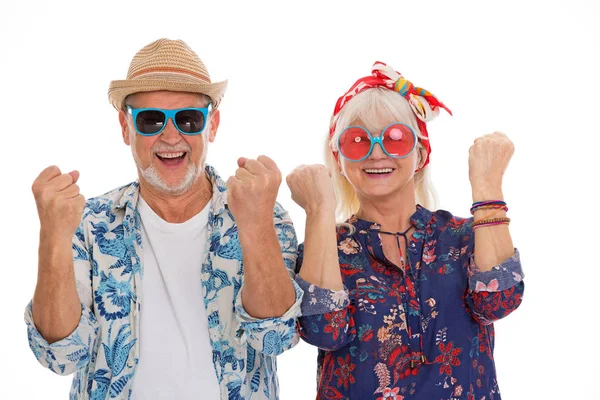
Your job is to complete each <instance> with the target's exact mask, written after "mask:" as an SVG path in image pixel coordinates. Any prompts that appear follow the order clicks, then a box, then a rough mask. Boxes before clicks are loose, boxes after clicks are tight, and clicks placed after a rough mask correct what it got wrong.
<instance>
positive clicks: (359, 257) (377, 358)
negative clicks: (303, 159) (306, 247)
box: [296, 206, 524, 400]
mask: <svg viewBox="0 0 600 400" xmlns="http://www.w3.org/2000/svg"><path fill="white" fill-rule="evenodd" d="M411 222H412V225H413V226H414V230H412V232H413V233H412V235H410V237H408V236H409V235H407V237H408V241H409V242H408V246H407V265H406V267H405V272H403V271H402V269H400V268H398V267H396V266H395V265H393V264H392V263H391V262H390V261H389V260H387V259H386V257H385V255H384V253H383V248H382V244H381V238H380V236H379V235H380V232H379V231H380V228H381V227H380V225H378V224H376V223H372V222H368V221H364V220H360V219H357V218H356V217H352V218H350V219H349V220H348V223H350V224H352V225H353V226H354V228H355V229H356V230H355V232H354V233H351V232H350V229H348V228H347V227H343V226H341V227H339V228H338V234H337V236H338V252H339V260H340V269H341V273H342V279H343V282H344V286H345V289H346V290H344V291H339V292H334V291H331V290H325V289H321V288H318V287H316V286H314V285H310V284H309V283H307V282H305V281H303V280H302V279H301V278H300V277H299V276H296V281H297V282H298V283H299V285H300V287H302V288H303V289H304V292H305V293H304V299H303V303H302V317H301V318H300V319H299V322H298V329H299V332H300V335H301V337H302V338H303V339H304V340H305V341H306V342H308V343H310V344H312V345H314V346H317V347H319V356H318V374H317V399H361V400H362V399H377V400H386V399H388V400H393V399H396V400H399V399H405V400H407V399H427V400H430V399H431V400H438V399H469V400H470V399H476V400H482V399H485V400H490V399H495V400H497V399H500V392H499V388H498V383H497V381H496V370H495V367H494V358H493V351H494V325H493V322H494V321H496V320H498V319H500V318H502V317H505V316H506V315H508V314H510V313H511V312H512V311H513V310H515V309H516V308H517V307H518V306H519V304H520V303H521V300H522V297H523V289H524V283H523V281H522V278H523V272H522V270H521V264H520V260H519V253H518V251H517V250H515V253H514V255H513V256H512V257H511V258H509V259H508V260H506V261H505V262H503V263H502V264H500V265H497V266H495V267H494V268H493V269H492V270H491V271H487V272H480V271H478V269H477V267H476V266H475V264H474V262H473V259H474V257H473V251H474V235H473V228H472V223H473V219H472V218H469V219H464V218H458V217H454V216H452V215H451V214H450V213H449V212H447V211H437V212H435V213H434V212H431V211H429V210H427V209H425V208H423V207H421V206H417V211H416V212H415V214H414V215H413V216H412V217H411ZM299 252H300V255H299V258H298V261H297V267H296V272H298V271H299V270H300V267H301V265H302V258H303V255H302V252H303V245H301V246H300V249H299Z"/></svg>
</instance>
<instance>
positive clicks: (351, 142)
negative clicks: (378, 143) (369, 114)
mask: <svg viewBox="0 0 600 400" xmlns="http://www.w3.org/2000/svg"><path fill="white" fill-rule="evenodd" d="M339 147H340V153H342V155H343V156H344V157H346V158H347V159H349V160H360V159H361V158H363V157H365V156H366V155H367V154H368V153H369V150H370V149H371V139H370V138H369V134H368V133H367V131H365V130H364V129H362V128H357V127H350V128H346V129H345V130H344V132H342V135H341V136H340V141H339Z"/></svg>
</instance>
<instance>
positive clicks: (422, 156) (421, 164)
mask: <svg viewBox="0 0 600 400" xmlns="http://www.w3.org/2000/svg"><path fill="white" fill-rule="evenodd" d="M418 149H419V161H418V162H417V169H416V170H415V172H416V171H420V170H421V169H422V168H423V167H424V166H425V161H427V150H426V149H425V147H423V146H419V147H418Z"/></svg>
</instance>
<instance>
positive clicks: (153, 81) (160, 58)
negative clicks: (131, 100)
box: [108, 39, 227, 110]
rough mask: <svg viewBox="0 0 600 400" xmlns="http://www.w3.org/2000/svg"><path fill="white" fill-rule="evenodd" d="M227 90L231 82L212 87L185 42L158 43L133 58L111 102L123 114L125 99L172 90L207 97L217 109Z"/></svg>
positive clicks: (113, 86) (111, 93) (114, 84)
mask: <svg viewBox="0 0 600 400" xmlns="http://www.w3.org/2000/svg"><path fill="white" fill-rule="evenodd" d="M225 89H227V81H222V82H215V83H212V82H211V80H210V75H209V74H208V71H207V70H206V66H205V65H204V63H203V62H202V60H200V58H199V57H198V55H197V54H196V53H194V51H193V50H192V49H190V48H189V47H188V45H187V44H185V42H183V41H182V40H169V39H158V40H157V41H155V42H152V43H150V44H149V45H147V46H146V47H144V48H143V49H141V50H140V51H138V53H137V54H136V55H135V56H134V57H133V60H131V64H130V65H129V71H128V72H127V79H126V80H121V81H112V82H111V83H110V86H109V88H108V99H109V101H110V103H111V104H112V105H113V107H115V108H116V109H117V110H122V109H123V106H124V102H125V98H126V97H127V96H129V95H130V94H133V93H138V92H153V91H157V90H168V91H172V92H190V93H203V94H205V95H207V96H209V97H210V98H211V99H212V101H213V107H214V108H217V107H218V106H219V103H220V102H221V99H222V98H223V95H224V94H225Z"/></svg>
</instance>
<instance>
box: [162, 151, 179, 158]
mask: <svg viewBox="0 0 600 400" xmlns="http://www.w3.org/2000/svg"><path fill="white" fill-rule="evenodd" d="M184 154H185V153H184V152H183V151H182V152H180V153H161V154H160V155H159V156H160V157H162V158H177V157H181V156H182V155H184Z"/></svg>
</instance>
